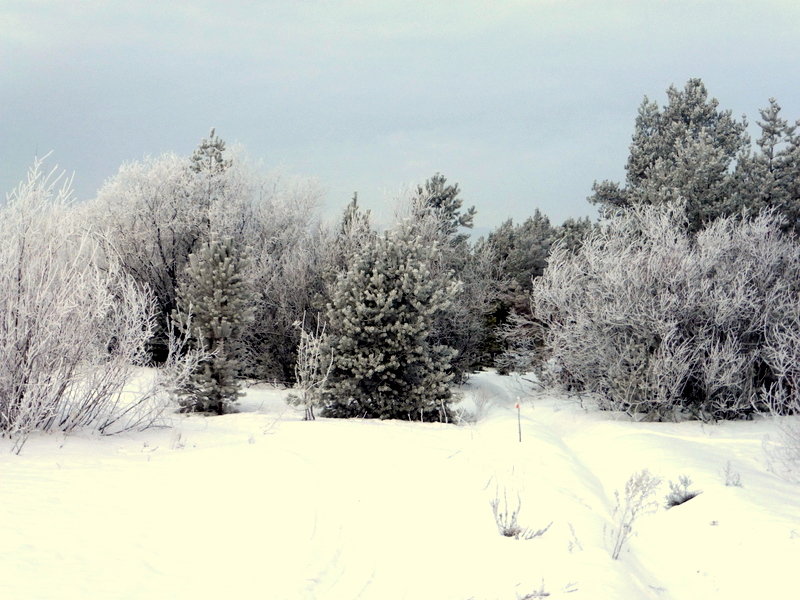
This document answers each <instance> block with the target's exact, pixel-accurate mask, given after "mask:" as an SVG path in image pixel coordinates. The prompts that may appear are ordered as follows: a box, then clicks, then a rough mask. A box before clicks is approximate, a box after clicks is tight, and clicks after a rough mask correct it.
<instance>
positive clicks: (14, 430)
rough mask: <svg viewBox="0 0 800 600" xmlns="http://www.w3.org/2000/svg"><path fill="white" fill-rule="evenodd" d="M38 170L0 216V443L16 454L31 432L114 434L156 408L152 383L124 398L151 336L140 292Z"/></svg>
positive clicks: (54, 180) (64, 192)
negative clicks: (7, 440) (10, 442)
mask: <svg viewBox="0 0 800 600" xmlns="http://www.w3.org/2000/svg"><path fill="white" fill-rule="evenodd" d="M42 168H43V164H42V161H41V160H37V161H35V162H34V165H33V167H32V168H31V169H30V171H29V173H28V177H27V180H26V181H24V182H22V183H21V184H20V185H19V187H17V188H16V189H15V190H14V191H13V192H12V193H11V194H10V196H9V197H8V201H7V202H6V204H5V205H4V206H2V207H0V315H2V318H0V435H4V436H9V437H13V438H15V439H16V440H17V443H16V444H15V450H17V451H19V450H20V449H21V448H22V445H23V444H24V441H25V439H26V438H27V436H28V435H29V434H30V432H32V431H35V430H40V431H53V430H57V431H64V432H68V431H72V430H75V429H77V428H81V427H92V428H95V429H97V430H99V431H100V432H102V433H116V432H119V431H124V430H127V429H133V428H144V427H148V426H150V425H152V424H153V423H154V422H155V420H156V419H157V418H158V416H159V415H160V414H161V411H162V410H163V408H164V402H163V394H162V392H163V390H164V387H163V385H161V384H158V383H153V384H148V386H147V390H144V391H142V392H141V393H135V394H131V393H130V391H129V390H126V384H127V383H128V382H129V381H130V380H131V378H132V376H133V375H134V373H135V369H136V366H137V365H141V364H143V362H144V361H145V360H146V351H145V348H146V343H147V340H148V339H149V338H150V336H151V333H152V331H153V328H154V304H153V300H152V298H151V296H150V294H149V293H148V290H147V289H145V288H143V287H141V286H140V285H138V284H136V283H135V282H134V281H133V280H132V279H131V278H130V277H128V276H127V275H125V274H124V272H123V270H122V269H121V267H120V265H119V263H118V261H116V260H115V256H114V255H112V254H103V253H101V252H100V247H99V244H98V243H97V242H96V237H95V236H94V234H93V232H92V231H91V230H90V228H88V227H86V226H85V224H84V223H83V222H81V220H80V219H79V218H78V214H77V212H76V211H75V210H74V209H73V208H72V204H71V196H72V192H71V187H70V184H71V182H70V180H65V179H64V178H63V177H61V176H59V175H58V174H57V173H56V171H55V170H53V171H50V172H49V173H46V172H45V171H43V170H42ZM181 364H182V363H179V362H178V361H177V360H173V361H172V362H171V363H170V365H171V368H173V369H174V373H173V374H174V375H175V376H179V375H180V370H181V366H180V365H181ZM164 374H166V372H164V373H162V375H164Z"/></svg>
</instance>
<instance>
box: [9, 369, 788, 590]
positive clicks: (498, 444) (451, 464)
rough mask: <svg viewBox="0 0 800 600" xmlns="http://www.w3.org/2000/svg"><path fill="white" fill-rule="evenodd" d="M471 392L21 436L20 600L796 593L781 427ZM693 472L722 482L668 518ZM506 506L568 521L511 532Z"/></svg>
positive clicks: (483, 377) (520, 391) (524, 394)
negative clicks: (626, 524)
mask: <svg viewBox="0 0 800 600" xmlns="http://www.w3.org/2000/svg"><path fill="white" fill-rule="evenodd" d="M461 392H462V393H463V395H464V400H463V402H462V405H461V406H462V407H463V408H464V409H465V410H468V411H470V412H472V413H478V416H479V417H480V418H479V420H478V421H477V422H476V423H473V424H465V425H461V426H453V425H443V424H438V423H423V424H420V423H405V422H397V421H392V422H375V421H361V420H351V421H337V420H326V419H320V420H318V421H316V422H311V423H307V422H303V421H301V417H302V414H301V413H299V412H296V411H295V410H293V409H290V408H287V407H286V406H285V404H284V401H283V398H284V396H285V394H286V392H285V391H281V390H275V389H272V388H270V387H267V386H257V387H255V388H251V389H250V390H249V391H248V394H247V396H246V397H245V398H244V399H243V401H242V403H241V412H240V413H238V414H232V415H226V416H222V417H202V416H196V415H191V416H187V415H172V416H171V423H170V427H168V428H163V429H155V430H150V431H147V432H144V433H136V434H127V435H123V436H116V437H105V438H103V437H98V436H93V435H90V434H85V435H74V436H71V437H68V438H63V437H60V436H58V437H57V436H36V437H34V438H32V439H31V440H30V441H29V442H28V444H27V445H26V446H25V448H24V450H23V452H22V454H21V455H20V456H15V455H13V454H11V453H9V452H7V451H5V450H7V447H10V444H9V443H8V442H7V441H1V442H0V444H2V448H0V598H14V599H16V598H220V597H223V598H250V597H255V598H277V599H281V598H286V599H292V598H320V599H325V598H337V599H338V598H342V599H350V598H365V599H367V598H375V599H393V598H409V599H427V598H430V599H448V598H453V599H457V600H467V599H468V598H473V599H475V600H482V599H487V600H488V599H508V600H515V599H517V598H525V597H526V596H527V597H529V598H532V597H545V596H544V595H543V594H542V593H539V592H544V593H547V594H549V596H546V597H549V598H554V599H555V598H570V599H580V598H587V599H597V598H614V599H623V600H627V599H631V600H633V599H642V598H663V599H681V600H691V599H695V598H704V599H714V598H719V599H723V598H724V599H726V600H730V599H732V598H754V597H759V598H770V599H771V600H774V599H782V598H787V599H789V598H796V597H797V590H796V586H795V585H794V581H795V579H796V577H795V576H794V572H793V569H792V567H794V566H796V565H798V564H800V562H799V559H800V500H799V499H798V490H799V489H800V486H798V485H797V484H792V483H788V482H786V481H783V480H781V479H779V478H777V477H776V476H774V475H772V474H771V473H770V472H768V470H767V463H766V457H765V454H764V451H763V449H762V443H763V440H764V438H765V436H767V435H770V436H774V435H775V434H776V423H775V421H774V420H771V419H764V420H759V421H755V422H742V423H723V424H719V425H702V424H699V423H680V424H666V423H631V422H630V421H629V420H628V419H626V418H623V417H622V416H620V415H615V414H611V413H600V412H598V411H596V410H593V409H591V408H590V407H583V406H581V404H580V403H579V402H577V401H576V400H572V399H564V398H560V399H559V398H552V397H547V396H542V395H536V394H531V393H530V390H529V389H527V388H526V386H525V384H524V382H523V383H521V382H520V381H519V380H517V379H514V378H511V377H501V376H498V375H496V374H494V373H481V374H478V375H476V376H474V377H473V378H472V379H471V380H470V383H469V385H467V386H465V387H464V388H463V389H462V390H461ZM518 397H520V398H521V399H522V409H521V422H522V436H523V440H522V443H520V442H519V441H518V439H517V411H516V410H515V409H514V404H515V402H516V401H517V398H518ZM728 461H730V463H731V465H732V468H733V469H734V470H735V471H737V472H738V473H739V474H740V476H741V481H742V484H743V486H742V487H734V486H726V485H725V478H724V476H723V474H722V471H723V469H724V468H725V466H726V463H727V462H728ZM642 468H648V469H649V470H650V471H651V472H652V473H653V474H654V475H657V476H660V477H662V478H663V479H664V483H663V484H662V486H661V488H660V489H659V493H658V496H657V500H658V501H659V505H660V508H659V509H658V510H657V511H656V512H654V513H653V514H649V515H645V516H643V517H641V519H640V520H639V521H637V523H636V525H635V532H636V534H637V535H636V536H635V537H633V538H632V539H631V541H630V544H629V549H628V550H627V551H625V552H623V554H622V556H621V558H620V560H618V561H613V560H611V558H610V556H609V551H608V543H607V541H606V537H607V533H608V531H609V528H610V523H611V519H612V516H611V512H612V510H613V507H614V492H615V490H621V489H622V488H623V487H624V485H625V482H626V480H627V479H628V477H630V475H631V474H633V473H634V472H636V471H638V470H640V469H642ZM681 475H688V476H690V477H691V479H692V480H693V482H694V485H693V486H692V487H693V489H697V490H702V493H701V494H700V495H699V496H697V497H696V498H694V499H692V500H690V501H689V502H687V503H685V504H683V505H681V506H677V507H675V508H672V509H670V510H666V509H664V508H663V497H664V495H665V494H666V493H667V491H668V486H667V481H668V480H673V481H677V480H678V477H679V476H681ZM498 498H499V499H500V501H501V503H502V501H503V500H504V499H505V500H507V501H508V504H511V505H512V507H513V505H515V504H516V503H517V502H519V504H520V513H519V522H520V524H521V525H522V526H524V527H528V528H531V529H533V530H538V529H543V528H545V527H546V526H547V525H548V524H550V523H552V525H550V527H549V529H547V531H546V532H544V533H543V534H542V535H541V536H539V537H536V538H534V539H530V540H517V539H513V538H506V537H503V536H501V535H500V534H499V532H498V529H497V525H496V523H495V519H494V516H493V513H492V508H491V506H490V502H491V501H492V500H494V499H498ZM604 531H605V532H606V533H604Z"/></svg>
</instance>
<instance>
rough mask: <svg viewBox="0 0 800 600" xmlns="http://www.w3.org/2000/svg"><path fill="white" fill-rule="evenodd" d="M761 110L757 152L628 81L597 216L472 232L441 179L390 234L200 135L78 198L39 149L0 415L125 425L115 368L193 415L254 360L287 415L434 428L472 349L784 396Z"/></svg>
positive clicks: (19, 213)
mask: <svg viewBox="0 0 800 600" xmlns="http://www.w3.org/2000/svg"><path fill="white" fill-rule="evenodd" d="M760 115H761V120H760V121H758V127H759V128H760V131H761V135H760V136H759V137H758V138H757V139H756V142H755V145H754V144H753V143H752V142H751V140H750V138H749V136H748V133H747V127H748V125H747V122H746V120H745V119H744V118H742V119H736V118H734V117H733V115H732V114H731V112H730V111H725V110H722V109H720V108H719V104H718V102H717V100H716V99H714V98H711V97H709V95H708V93H707V91H706V89H705V86H704V85H703V83H702V81H700V80H698V79H692V80H690V81H689V82H687V83H686V85H685V86H684V87H683V89H678V88H675V87H670V88H669V90H668V91H667V102H666V104H664V105H663V106H661V107H659V106H658V104H657V103H655V102H652V101H650V100H649V99H647V98H645V100H644V101H643V103H642V104H641V106H640V108H639V112H638V115H637V117H636V120H635V124H634V133H633V137H632V142H631V146H630V154H629V157H628V161H627V164H626V179H625V182H624V183H613V182H608V181H603V182H600V183H596V184H595V185H594V188H593V193H592V195H591V196H590V197H589V201H590V202H591V203H594V204H595V205H597V206H598V207H599V208H600V213H601V218H600V220H599V221H598V222H592V221H591V220H590V219H588V218H583V219H569V220H567V221H566V222H564V223H562V224H560V225H553V224H551V222H550V220H549V219H548V217H547V216H546V215H544V214H543V213H541V212H540V211H539V210H535V211H533V214H532V216H531V217H530V218H528V219H526V220H525V221H523V222H522V223H514V222H513V221H511V220H508V221H506V222H504V223H503V224H501V225H500V226H498V227H497V228H496V229H495V230H494V231H492V232H491V233H489V235H487V236H486V237H485V238H480V239H473V238H471V237H470V234H469V233H470V232H469V230H470V228H471V227H472V224H473V219H474V215H475V209H474V208H467V207H465V206H464V202H463V199H462V198H461V190H460V188H459V186H458V185H457V184H452V183H449V182H448V181H447V179H446V178H445V177H444V176H443V175H441V174H438V173H437V174H434V175H433V176H432V177H430V178H429V179H428V180H427V181H425V182H423V183H422V184H420V185H419V186H418V187H417V189H416V190H415V191H414V193H413V194H411V195H410V197H409V198H407V199H406V203H405V206H404V208H403V209H402V210H401V211H400V214H398V216H397V218H396V222H395V223H394V224H393V225H392V226H391V227H390V228H389V229H388V230H387V231H382V232H381V231H377V230H376V228H375V227H374V225H373V224H372V222H371V218H370V214H369V212H368V211H364V210H362V209H361V208H360V207H359V205H358V199H357V196H354V197H353V199H352V200H351V202H350V203H349V204H348V205H347V207H346V208H345V210H344V211H343V214H342V215H341V217H340V218H339V219H338V220H337V222H335V223H334V224H332V225H331V224H326V223H324V222H323V221H322V220H321V218H320V216H319V211H318V206H319V200H320V198H321V192H320V190H319V188H318V187H317V186H315V185H314V184H313V182H310V181H308V180H299V179H285V178H284V179H281V178H279V177H276V176H270V175H265V174H264V173H263V172H262V171H260V170H259V169H258V168H256V167H254V166H253V165H252V164H251V162H250V161H249V160H248V159H247V157H246V155H244V154H243V153H242V152H236V151H230V150H229V149H228V148H227V147H226V144H225V142H224V141H223V140H222V139H221V138H220V137H218V136H217V135H216V133H215V132H214V131H213V130H212V132H211V134H210V135H209V136H208V138H206V139H204V140H203V141H202V142H201V143H200V145H199V146H198V148H197V149H196V150H195V151H194V153H193V154H192V155H191V156H189V157H182V156H177V155H174V154H164V155H161V156H158V157H154V158H147V159H144V160H141V161H134V162H131V163H127V164H125V165H123V166H122V167H121V168H120V170H119V171H118V172H117V173H116V174H115V175H114V176H112V177H111V178H110V179H109V180H108V181H107V182H106V183H105V184H104V185H103V186H102V188H101V189H100V190H99V192H98V194H97V197H96V198H95V199H93V200H91V201H88V202H84V203H81V204H75V203H73V202H71V198H70V194H71V193H70V190H69V185H64V186H61V187H59V186H60V185H61V184H60V181H59V180H58V177H56V176H54V174H52V173H50V174H48V173H46V172H45V171H44V170H43V165H42V164H41V162H37V163H36V164H35V165H34V167H33V168H32V170H31V172H30V173H29V176H28V179H27V181H24V182H23V183H22V184H20V186H19V187H18V188H17V189H16V190H15V191H14V192H12V193H11V194H10V196H9V197H8V200H7V202H6V203H5V204H4V205H3V207H2V209H1V210H2V216H1V217H0V224H1V226H2V229H3V231H2V234H3V236H2V240H3V242H2V253H3V254H2V261H0V266H1V267H2V279H3V282H4V285H3V287H2V292H0V310H1V311H2V315H3V321H2V329H0V343H2V345H3V358H2V360H3V363H2V365H0V378H1V379H0V430H2V431H4V432H13V431H22V430H32V429H53V428H56V429H69V428H71V427H73V426H75V425H74V423H77V422H80V423H84V424H85V423H88V422H91V423H92V424H94V425H95V426H98V427H105V428H106V429H109V428H111V429H113V428H112V427H111V425H110V424H109V423H115V424H117V425H118V426H121V425H120V424H121V423H123V422H124V423H127V424H128V425H130V426H135V425H136V424H138V423H140V422H146V421H147V420H148V418H147V417H144V416H142V414H150V413H148V412H147V411H144V413H143V412H142V411H141V410H139V409H137V410H136V411H131V410H130V409H129V408H122V405H121V404H120V403H119V402H115V401H109V402H107V403H104V401H101V400H100V398H101V397H104V398H114V397H115V394H116V395H117V397H118V396H119V394H120V393H121V391H120V390H121V388H122V386H123V384H124V382H125V381H126V380H127V379H126V378H128V377H129V376H130V365H138V364H155V365H165V367H166V371H168V372H169V374H170V376H169V380H170V381H171V383H170V384H169V389H170V390H171V392H172V393H173V394H174V395H175V396H176V397H177V398H178V399H179V403H180V405H181V406H182V407H183V408H184V409H185V410H199V411H209V412H216V413H222V412H225V411H227V410H229V409H230V408H231V406H232V403H233V402H234V401H235V399H236V397H237V395H238V394H239V392H240V381H241V380H242V379H256V380H270V381H277V382H281V383H284V384H287V385H294V384H298V385H297V389H298V390H299V392H300V393H299V394H297V395H295V396H294V401H295V402H297V403H299V404H302V405H304V406H305V407H306V415H307V416H308V417H309V418H312V417H313V415H314V409H315V408H316V409H317V410H318V411H322V413H323V414H325V415H328V416H340V417H351V416H356V417H378V418H402V419H421V420H443V421H445V420H449V419H451V418H452V415H451V414H450V401H451V388H452V384H453V383H454V382H461V381H464V380H465V378H466V376H467V375H468V374H469V373H470V372H473V371H475V370H476V369H480V368H483V367H487V366H497V367H498V368H499V369H501V370H505V371H508V370H512V369H517V370H531V369H533V370H535V371H537V372H538V374H539V375H540V377H541V378H542V379H543V380H545V381H547V382H549V383H552V384H556V385H560V386H564V387H566V388H568V389H570V390H573V391H588V392H592V393H596V394H598V396H599V397H600V398H601V399H602V402H601V404H602V405H603V406H605V407H608V408H614V409H622V410H627V411H629V412H642V413H645V414H647V415H650V416H653V417H654V418H672V417H676V416H679V415H693V416H697V417H701V418H731V417H741V416H746V415H749V414H752V413H753V412H755V411H758V410H764V409H773V410H778V411H783V412H787V411H791V410H796V408H797V406H798V402H797V398H798V393H799V392H798V387H797V385H796V381H797V367H796V365H798V364H800V360H798V359H800V342H799V341H798V335H797V333H796V332H797V331H800V327H798V325H800V314H799V312H798V306H800V302H798V296H797V295H798V287H800V278H799V277H798V268H800V267H798V265H800V258H799V257H798V256H799V255H798V252H797V240H796V233H797V231H798V228H800V135H798V131H797V124H790V123H789V122H788V121H787V120H786V119H784V118H783V117H782V116H781V109H780V106H779V105H778V103H777V102H776V101H775V100H770V103H769V106H768V107H767V108H765V109H763V110H761V111H760ZM59 357H60V358H59ZM115 369H116V370H115ZM100 373H106V375H103V377H107V379H103V381H105V382H106V383H105V387H103V386H101V385H98V386H95V387H96V389H94V387H93V386H94V384H93V383H92V381H93V379H92V377H94V376H96V374H100ZM97 376H98V377H99V376H100V375H97ZM92 394H94V396H92ZM84 397H87V398H90V397H92V398H95V400H92V401H87V402H84V400H83V398H84ZM82 402H83V404H82ZM139 408H141V407H139ZM126 410H127V412H123V411H126ZM133 414H136V415H139V416H137V417H136V418H135V419H131V416H132V415H133ZM75 415H80V417H77V416H75ZM98 423H100V425H98ZM128 425H126V426H128Z"/></svg>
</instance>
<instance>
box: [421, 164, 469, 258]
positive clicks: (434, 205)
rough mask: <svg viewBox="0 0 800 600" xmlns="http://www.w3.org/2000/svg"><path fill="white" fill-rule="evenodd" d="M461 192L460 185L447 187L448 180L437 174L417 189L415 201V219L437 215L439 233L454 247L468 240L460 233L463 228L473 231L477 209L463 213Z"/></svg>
mask: <svg viewBox="0 0 800 600" xmlns="http://www.w3.org/2000/svg"><path fill="white" fill-rule="evenodd" d="M459 193H461V190H460V189H459V187H458V184H457V183H456V184H453V185H447V178H446V177H445V176H444V175H442V174H441V173H436V174H435V175H433V177H431V178H430V179H428V180H427V181H426V182H425V183H424V184H423V185H420V186H418V187H417V197H416V198H415V200H414V205H413V211H414V217H415V218H420V217H423V216H425V215H435V217H436V219H437V221H438V222H439V231H440V232H441V233H442V234H443V235H444V236H445V237H448V238H449V241H450V243H451V244H452V245H454V246H456V245H458V244H460V243H463V242H464V241H466V239H467V237H468V236H467V235H466V234H464V233H461V232H459V229H461V228H462V227H463V228H465V229H472V222H473V218H474V217H475V207H474V206H471V207H469V208H468V209H467V210H465V211H462V210H461V207H462V205H463V204H464V201H463V200H462V199H461V198H459V197H458V195H459Z"/></svg>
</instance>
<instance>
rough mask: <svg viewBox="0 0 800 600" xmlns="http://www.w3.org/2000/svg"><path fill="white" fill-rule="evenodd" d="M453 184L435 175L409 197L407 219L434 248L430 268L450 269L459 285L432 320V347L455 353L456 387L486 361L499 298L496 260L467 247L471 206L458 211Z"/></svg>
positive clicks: (459, 202) (488, 251) (457, 193)
mask: <svg viewBox="0 0 800 600" xmlns="http://www.w3.org/2000/svg"><path fill="white" fill-rule="evenodd" d="M460 193H461V190H460V188H459V186H458V184H457V183H454V184H448V183H447V179H446V178H445V177H444V175H442V174H440V173H436V174H434V175H433V176H432V177H431V178H429V179H428V180H427V181H425V183H424V184H423V185H420V186H418V187H417V190H416V194H415V195H414V196H413V197H412V198H411V217H412V219H413V223H414V224H415V226H416V227H417V230H418V231H419V232H420V234H421V235H422V236H423V238H425V240H426V241H427V242H426V243H428V244H429V245H431V246H433V245H435V246H436V247H437V248H438V252H437V253H436V255H435V256H434V264H432V266H431V267H432V270H433V272H434V273H437V272H440V271H452V272H453V274H454V275H455V277H456V279H458V280H459V281H461V283H462V289H461V293H459V295H458V298H457V299H456V300H455V301H454V302H452V303H451V304H450V306H449V307H448V308H447V309H445V310H442V311H441V312H440V313H439V314H438V316H437V317H436V319H435V321H434V327H433V338H434V339H435V340H436V343H437V344H440V345H444V346H450V347H451V348H453V349H455V350H457V351H458V354H457V355H456V357H455V358H454V359H453V361H452V363H451V369H452V373H453V375H454V380H455V381H456V382H457V383H462V382H463V381H464V380H465V379H466V377H467V374H469V373H471V372H474V371H475V370H477V369H479V368H480V367H481V366H485V365H488V364H491V363H490V360H489V357H488V355H487V352H486V345H487V342H488V340H489V337H490V329H489V327H490V323H489V314H490V313H491V311H492V309H493V306H494V302H495V300H496V299H497V297H498V295H499V287H500V286H499V285H497V283H498V282H497V270H496V268H495V265H496V262H495V261H494V260H492V256H491V249H490V248H489V247H488V246H486V245H482V246H477V245H475V244H472V243H470V239H469V233H468V232H467V230H468V229H471V228H472V225H473V220H474V216H475V207H470V208H467V209H464V208H463V205H464V201H463V199H462V198H461V197H460Z"/></svg>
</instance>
